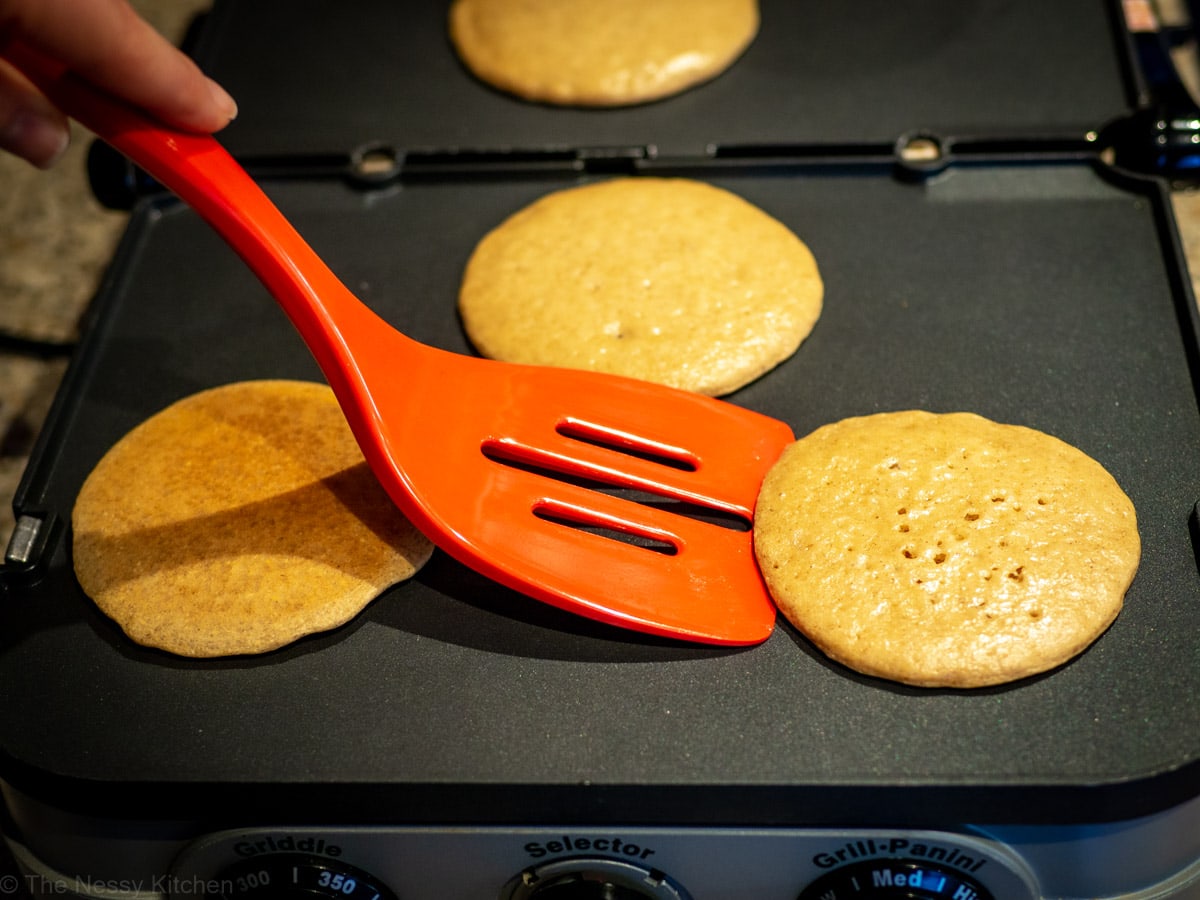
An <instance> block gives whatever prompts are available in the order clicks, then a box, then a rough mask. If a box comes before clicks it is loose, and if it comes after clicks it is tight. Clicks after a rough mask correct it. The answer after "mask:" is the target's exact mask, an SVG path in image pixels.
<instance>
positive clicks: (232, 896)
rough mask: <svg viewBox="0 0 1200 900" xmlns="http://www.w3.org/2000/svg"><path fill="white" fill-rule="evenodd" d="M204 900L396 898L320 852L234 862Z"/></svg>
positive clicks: (376, 881) (363, 874) (373, 880)
mask: <svg viewBox="0 0 1200 900" xmlns="http://www.w3.org/2000/svg"><path fill="white" fill-rule="evenodd" d="M214 884H215V885H216V886H218V887H219V891H218V892H217V893H212V894H209V895H208V900H396V896H395V895H394V894H393V893H392V892H391V891H390V890H388V888H387V887H386V886H385V885H384V884H382V883H381V882H380V881H379V879H377V878H375V877H374V876H373V875H370V874H368V873H366V872H364V871H362V870H361V869H356V868H354V866H350V865H347V864H346V863H343V862H340V861H338V860H333V859H329V858H327V857H321V856H306V855H302V854H292V853H273V854H268V855H266V856H254V857H251V858H249V859H244V860H242V861H241V862H237V863H234V864H233V865H232V866H230V867H229V868H227V869H225V870H224V871H222V872H221V874H220V875H219V876H217V878H215V879H214Z"/></svg>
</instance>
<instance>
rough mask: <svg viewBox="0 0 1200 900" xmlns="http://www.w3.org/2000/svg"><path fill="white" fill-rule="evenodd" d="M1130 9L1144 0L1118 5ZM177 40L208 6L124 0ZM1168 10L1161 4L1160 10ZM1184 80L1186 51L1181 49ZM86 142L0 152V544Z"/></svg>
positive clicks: (38, 386)
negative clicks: (44, 161) (35, 151)
mask: <svg viewBox="0 0 1200 900" xmlns="http://www.w3.org/2000/svg"><path fill="white" fill-rule="evenodd" d="M1126 2H1127V4H1138V3H1140V2H1143V0H1126ZM133 5H134V6H135V7H136V8H137V9H138V10H139V12H141V13H142V15H143V16H145V17H146V18H147V19H148V20H149V21H150V22H151V23H153V24H154V25H155V26H156V27H157V28H158V29H159V30H160V31H162V32H163V33H164V34H165V35H167V36H168V37H170V38H171V39H172V40H175V41H179V40H180V39H181V38H182V36H183V34H184V32H185V30H186V28H187V26H188V25H189V23H190V22H191V21H192V20H193V19H194V17H195V16H196V15H197V14H198V13H201V12H203V11H204V10H205V9H207V7H208V6H209V5H210V0H133ZM1169 5H1170V4H1168V6H1169ZM1178 61H1179V62H1180V63H1181V68H1182V70H1183V72H1184V75H1185V80H1186V81H1189V83H1190V84H1196V83H1197V82H1200V78H1193V77H1191V73H1192V72H1195V71H1198V70H1200V67H1197V66H1195V64H1194V53H1193V50H1192V48H1181V53H1180V58H1179V60H1178ZM89 142H90V137H89V136H88V135H87V134H86V133H85V132H83V131H82V129H78V130H77V133H76V134H75V140H74V141H73V145H72V147H71V149H70V150H69V151H68V153H67V155H66V157H65V158H64V159H63V160H61V161H60V163H59V164H58V166H56V168H55V169H54V170H53V171H52V172H50V173H45V172H40V171H37V170H35V169H33V168H32V167H30V166H28V165H27V164H25V163H24V162H22V161H20V160H16V159H14V158H12V157H9V156H7V155H4V154H0V184H4V185H5V190H4V191H3V192H0V547H5V546H7V544H8V539H9V535H10V534H11V532H12V529H13V526H14V521H13V513H12V497H13V494H14V492H15V490H16V488H17V485H18V483H19V481H20V478H21V474H22V472H23V471H24V469H25V466H26V464H27V462H28V459H29V455H30V451H31V449H32V447H33V443H34V440H35V439H36V436H37V434H38V431H39V429H40V427H41V424H42V422H43V421H44V418H45V415H46V413H47V411H48V409H49V406H50V403H51V401H52V399H53V396H54V392H55V390H56V389H57V386H58V384H59V381H60V380H61V378H62V375H63V372H64V371H65V369H66V365H67V360H68V357H69V355H70V352H71V349H72V347H73V344H74V341H75V339H76V333H77V325H78V322H79V319H80V316H81V314H82V312H83V310H84V308H85V307H86V305H87V303H88V301H89V300H90V299H91V297H92V296H93V294H94V293H95V291H96V289H97V286H98V283H99V280H100V278H101V277H102V275H103V273H104V269H105V266H106V264H107V263H108V261H109V259H110V258H111V257H112V254H113V250H114V248H115V245H116V242H117V241H118V239H119V237H120V235H121V232H122V230H123V229H124V227H125V223H126V219H127V216H126V214H124V213H119V212H113V211H110V210H105V209H103V208H102V207H100V205H99V204H98V203H97V202H96V201H95V199H94V198H93V197H92V194H91V191H90V189H89V187H88V183H87V176H86V173H85V159H86V154H87V146H88V144H89ZM1173 203H1174V208H1175V214H1176V217H1177V221H1178V224H1179V230H1180V234H1181V236H1182V240H1183V243H1184V247H1185V252H1186V255H1187V259H1188V264H1189V266H1190V269H1191V272H1192V283H1193V288H1194V289H1195V290H1196V291H1197V294H1198V295H1200V190H1182V189H1181V190H1178V191H1175V192H1174V193H1173Z"/></svg>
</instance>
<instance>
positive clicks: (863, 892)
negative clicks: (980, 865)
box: [797, 859, 994, 900]
mask: <svg viewBox="0 0 1200 900" xmlns="http://www.w3.org/2000/svg"><path fill="white" fill-rule="evenodd" d="M797 900H994V898H993V896H992V894H991V892H990V891H989V890H988V889H987V888H985V887H984V886H983V885H981V884H980V883H979V882H978V881H976V880H975V879H974V878H972V877H971V876H970V875H967V874H966V873H965V872H962V871H959V870H956V869H953V868H950V867H949V866H942V865H938V864H937V863H929V862H924V861H920V862H919V861H917V860H911V859H871V860H866V861H863V862H858V863H853V864H852V865H849V866H844V867H842V868H840V869H835V870H834V871H832V872H828V873H826V874H825V875H822V876H821V877H820V878H818V879H817V880H816V881H814V882H813V883H812V884H810V885H809V886H808V887H807V888H805V889H804V892H803V893H802V894H801V895H800V896H799V897H798V898H797Z"/></svg>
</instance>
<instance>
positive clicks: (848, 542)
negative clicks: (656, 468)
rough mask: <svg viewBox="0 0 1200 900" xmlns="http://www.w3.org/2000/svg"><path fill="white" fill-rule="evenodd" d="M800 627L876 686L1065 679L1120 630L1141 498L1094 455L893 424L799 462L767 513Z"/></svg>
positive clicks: (768, 500)
mask: <svg viewBox="0 0 1200 900" xmlns="http://www.w3.org/2000/svg"><path fill="white" fill-rule="evenodd" d="M754 546H755V554H756V556H757V559H758V561H759V566H760V568H761V570H762V573H763V577H764V578H765V580H766V583H767V586H768V588H769V590H770V592H771V595H772V596H773V597H774V599H775V600H776V602H777V603H778V605H779V608H780V611H781V612H782V613H783V614H784V616H785V617H786V618H787V619H788V621H790V622H791V623H792V624H793V625H795V626H796V628H798V629H799V630H800V631H801V632H803V633H804V635H806V636H807V637H808V638H809V639H810V640H811V641H812V642H813V643H814V644H816V645H817V646H818V647H819V648H820V649H821V650H823V651H824V652H825V653H826V654H828V655H829V656H830V657H832V658H833V659H835V660H837V661H838V662H840V663H843V664H844V665H846V666H848V667H850V668H852V669H855V670H856V671H859V672H862V673H864V674H867V675H873V676H878V677H880V678H887V679H892V680H895V681H900V682H904V683H906V684H912V685H919V686H927V687H950V688H972V687H982V686H986V685H994V684H1000V683H1004V682H1009V681H1013V680H1016V679H1019V678H1024V677H1027V676H1030V675H1034V674H1037V673H1040V672H1045V671H1047V670H1049V669H1052V668H1055V667H1057V666H1059V665H1062V664H1063V663H1065V662H1067V661H1068V660H1069V659H1071V658H1072V657H1074V656H1075V655H1077V654H1079V653H1080V652H1081V651H1083V650H1084V649H1085V648H1086V647H1087V646H1088V645H1090V644H1091V643H1092V642H1093V641H1094V640H1095V639H1096V638H1097V637H1099V636H1100V635H1101V634H1102V633H1103V632H1104V631H1105V629H1107V628H1108V626H1109V625H1110V624H1111V623H1112V622H1113V620H1114V619H1115V618H1116V616H1117V614H1118V612H1119V611H1120V609H1121V606H1122V604H1123V601H1124V596H1125V592H1126V590H1127V589H1128V587H1129V585H1130V583H1131V582H1132V580H1133V577H1134V574H1135V572H1136V570H1137V566H1138V562H1139V557H1140V553H1141V543H1140V539H1139V536H1138V531H1137V521H1136V515H1135V512H1134V508H1133V504H1132V503H1131V502H1130V500H1129V498H1128V497H1127V496H1126V495H1125V493H1124V492H1123V491H1122V490H1121V488H1120V486H1119V485H1118V484H1117V482H1116V481H1115V480H1114V479H1113V478H1112V476H1111V475H1110V474H1109V473H1108V472H1107V471H1106V470H1105V469H1104V468H1103V467H1102V466H1101V465H1100V464H1099V463H1097V462H1096V461H1095V460H1093V459H1091V458H1090V457H1089V456H1087V455H1086V454H1084V453H1083V452H1082V451H1080V450H1078V449H1076V448H1074V447H1072V446H1070V445H1068V444H1066V443H1064V442H1062V441H1060V440H1058V439H1057V438H1054V437H1051V436H1050V435H1047V434H1044V433H1042V432H1039V431H1035V430H1033V429H1030V428H1025V427H1021V426H1016V425H1004V424H998V423H995V422H991V421H989V420H987V419H984V418H981V417H979V416H976V415H973V414H970V413H950V414H944V415H936V414H932V413H928V412H921V411H905V412H895V413H880V414H877V415H871V416H864V417H860V418H851V419H846V420H843V421H840V422H835V423H833V424H830V425H826V426H824V427H822V428H819V429H817V430H816V431H814V432H813V433H811V434H809V435H808V436H806V437H804V438H802V439H800V440H799V441H797V442H795V443H794V444H792V445H791V446H790V447H788V449H787V450H785V451H784V453H783V455H782V456H781V458H780V459H779V461H778V462H777V463H776V464H775V466H774V467H773V468H772V469H771V471H770V472H769V473H768V475H767V477H766V479H765V480H764V482H763V487H762V492H761V494H760V496H759V500H758V505H757V508H756V510H755V517H754Z"/></svg>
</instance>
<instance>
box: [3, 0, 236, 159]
mask: <svg viewBox="0 0 1200 900" xmlns="http://www.w3.org/2000/svg"><path fill="white" fill-rule="evenodd" d="M11 38H16V39H19V40H22V41H25V42H26V43H28V44H29V45H30V46H33V47H35V48H36V49H38V50H41V51H42V52H43V53H46V54H48V55H50V56H53V57H55V58H56V59H58V60H59V61H60V62H63V63H65V64H66V65H67V67H68V68H70V69H71V70H72V71H73V72H74V73H75V74H76V75H79V76H81V77H83V78H85V79H87V80H89V81H91V82H93V83H94V84H95V85H97V86H98V87H100V88H102V89H103V90H105V91H107V92H109V93H111V94H113V95H115V96H117V97H119V98H121V99H123V100H125V101H126V102H128V103H130V104H132V105H134V106H137V107H140V108H141V109H143V110H144V111H146V112H148V113H150V114H151V115H153V116H155V117H157V118H159V119H161V120H162V121H163V122H165V123H167V124H168V125H172V126H174V127H176V128H180V129H183V130H188V131H198V132H213V131H218V130H219V129H221V128H223V127H225V126H226V125H228V124H229V122H230V121H231V120H232V119H233V118H234V116H236V115H237V107H236V105H235V104H234V102H233V100H232V99H231V98H230V97H229V95H228V94H227V93H226V92H225V91H224V90H222V89H221V87H220V86H219V85H217V84H216V82H214V81H212V80H211V79H210V78H208V77H207V76H205V75H204V74H203V73H202V72H201V71H200V69H199V67H198V66H196V64H195V63H194V62H193V61H192V60H191V59H189V58H188V57H187V56H186V55H184V54H183V53H182V52H180V51H179V50H178V49H177V48H176V47H175V46H173V45H172V44H171V43H170V42H169V41H168V40H166V38H164V37H163V36H162V35H160V34H159V33H158V32H157V31H155V30H154V28H153V27H151V26H150V25H149V24H148V23H147V22H146V21H145V20H143V19H142V18H141V17H140V16H138V14H137V13H136V12H135V11H134V10H133V8H132V7H130V6H129V4H128V3H127V2H126V0H0V45H2V44H3V42H4V41H5V40H6V39H11ZM47 107H48V101H46V100H45V98H41V99H40V101H39V99H38V96H37V95H36V92H34V91H33V89H32V88H31V87H30V86H29V85H28V84H27V83H23V79H19V78H17V77H16V75H15V73H14V72H13V71H12V70H11V69H8V70H7V71H6V72H3V73H0V132H3V133H4V135H5V136H4V137H0V145H3V146H5V147H6V148H7V147H9V146H10V145H11V146H12V147H13V148H21V147H30V148H31V149H30V150H28V151H27V152H23V151H22V150H20V149H14V152H17V153H19V154H20V155H23V156H26V157H27V158H30V159H31V161H34V159H35V158H36V159H46V158H48V156H49V155H50V154H49V153H48V152H47V147H48V145H50V144H52V143H53V141H52V140H51V137H52V136H53V135H54V134H56V133H59V132H58V129H59V128H60V127H61V121H62V118H61V115H55V114H54V113H53V112H52V111H50V110H49V109H48V108H47ZM5 141H7V142H8V143H4V142H5ZM27 154H28V155H27Z"/></svg>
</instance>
